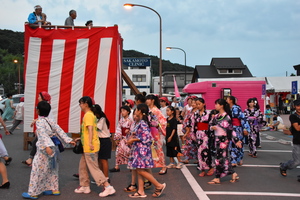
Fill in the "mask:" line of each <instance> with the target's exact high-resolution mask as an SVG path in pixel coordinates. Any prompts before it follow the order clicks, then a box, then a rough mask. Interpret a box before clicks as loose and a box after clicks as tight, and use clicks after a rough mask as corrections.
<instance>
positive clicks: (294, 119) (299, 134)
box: [290, 114, 300, 144]
mask: <svg viewBox="0 0 300 200" xmlns="http://www.w3.org/2000/svg"><path fill="white" fill-rule="evenodd" d="M290 122H291V132H292V134H293V144H300V131H297V130H296V129H295V128H294V126H293V124H294V123H298V124H300V116H299V115H298V116H297V115H296V114H292V115H290Z"/></svg>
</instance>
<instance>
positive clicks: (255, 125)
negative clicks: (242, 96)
mask: <svg viewBox="0 0 300 200" xmlns="http://www.w3.org/2000/svg"><path fill="white" fill-rule="evenodd" d="M247 106H248V108H247V109H245V111H244V114H245V117H246V118H247V121H248V123H249V125H250V133H249V135H248V144H249V154H248V155H249V156H251V157H252V158H257V151H256V147H257V146H259V145H258V143H259V142H258V140H259V130H260V129H261V128H262V126H263V125H264V121H263V114H262V112H261V111H260V109H259V105H258V103H257V101H256V99H255V98H250V99H248V101H247Z"/></svg>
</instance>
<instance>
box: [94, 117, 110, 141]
mask: <svg viewBox="0 0 300 200" xmlns="http://www.w3.org/2000/svg"><path fill="white" fill-rule="evenodd" d="M97 128H98V130H97V131H98V137H99V138H109V137H110V131H109V129H108V128H107V124H106V120H105V118H104V117H102V118H100V119H99V121H98V122H97Z"/></svg>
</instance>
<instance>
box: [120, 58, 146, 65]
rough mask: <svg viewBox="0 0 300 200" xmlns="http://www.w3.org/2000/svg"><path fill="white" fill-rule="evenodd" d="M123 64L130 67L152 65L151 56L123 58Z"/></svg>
mask: <svg viewBox="0 0 300 200" xmlns="http://www.w3.org/2000/svg"><path fill="white" fill-rule="evenodd" d="M123 64H124V65H126V66H128V67H147V66H149V67H150V66H151V58H123Z"/></svg>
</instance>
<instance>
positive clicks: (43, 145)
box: [0, 91, 300, 199]
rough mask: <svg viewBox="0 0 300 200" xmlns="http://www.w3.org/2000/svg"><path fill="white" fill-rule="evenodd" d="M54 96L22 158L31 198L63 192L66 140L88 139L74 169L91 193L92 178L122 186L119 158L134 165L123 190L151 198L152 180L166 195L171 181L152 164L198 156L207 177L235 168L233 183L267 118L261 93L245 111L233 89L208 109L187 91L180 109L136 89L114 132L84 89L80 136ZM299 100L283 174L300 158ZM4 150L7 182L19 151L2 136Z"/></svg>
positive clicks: (109, 191)
mask: <svg viewBox="0 0 300 200" xmlns="http://www.w3.org/2000/svg"><path fill="white" fill-rule="evenodd" d="M21 101H22V102H23V101H24V99H22V100H21ZM8 102H9V99H8ZM50 102H51V96H50V95H49V93H48V92H45V91H42V92H40V93H39V95H38V104H37V107H36V112H37V115H38V118H37V119H34V120H33V122H32V126H35V135H36V139H35V140H34V141H33V143H32V145H33V148H32V152H31V153H30V157H29V159H27V160H25V161H23V164H26V165H28V166H31V167H32V170H31V174H30V181H29V187H28V191H27V192H24V193H23V194H22V196H23V197H24V198H27V199H37V198H38V197H39V195H41V194H43V195H60V190H59V184H58V182H59V176H58V174H59V173H58V169H59V167H58V165H59V161H58V157H59V154H60V152H62V151H64V144H66V143H69V144H71V145H75V144H76V142H77V141H80V143H81V144H82V147H83V153H82V156H81V159H80V161H79V168H78V173H77V174H75V176H76V177H78V178H79V187H78V188H76V189H75V190H74V192H75V193H84V194H88V193H90V192H91V188H90V184H91V183H92V182H94V184H96V185H97V186H103V187H104V190H103V191H102V192H101V193H99V196H100V197H106V196H109V195H113V194H114V193H115V192H116V190H115V189H114V187H113V186H112V185H111V184H110V179H109V172H110V173H115V172H120V165H127V168H128V169H130V173H131V180H129V181H130V184H129V185H128V186H127V187H125V188H124V191H125V192H132V194H130V195H129V197H131V198H145V197H147V195H146V193H145V190H146V189H150V188H151V187H152V185H153V186H154V187H155V191H154V192H153V194H152V196H153V197H159V196H161V195H162V193H163V191H164V189H165V188H166V183H160V182H158V181H157V179H156V178H155V176H154V175H153V173H152V170H151V169H152V168H160V171H159V173H158V174H159V175H165V174H167V172H168V169H171V168H177V169H181V168H182V167H183V166H184V164H187V163H189V162H191V161H192V162H194V163H195V164H197V168H198V170H199V177H204V176H214V177H213V179H212V180H211V181H209V182H208V184H211V185H217V184H221V178H223V177H225V176H227V175H231V179H230V182H231V183H235V182H237V181H238V180H239V178H240V177H239V175H238V174H237V172H236V171H235V167H236V166H237V165H243V157H244V148H243V147H244V144H248V146H249V153H248V155H249V156H251V157H252V158H257V157H258V154H257V150H256V148H257V147H258V146H259V145H260V137H259V131H260V130H261V128H262V127H263V126H265V125H266V123H267V122H266V121H264V118H263V114H262V112H261V111H260V107H259V105H258V102H257V99H256V98H250V99H249V100H248V101H247V108H246V109H245V110H244V111H242V109H241V107H240V106H239V105H237V104H236V102H237V100H236V98H235V97H234V96H229V97H227V98H226V100H225V99H217V100H216V101H215V109H214V110H211V111H209V110H207V109H206V104H205V100H204V99H203V98H198V97H196V96H188V97H187V98H186V105H185V106H184V108H183V109H178V105H176V104H175V105H174V106H175V107H174V106H172V105H170V104H171V103H170V102H169V100H168V98H166V97H160V98H159V97H158V96H156V95H152V94H151V95H147V96H144V95H142V94H137V95H136V97H135V100H134V101H133V100H130V99H128V100H126V101H125V102H124V104H123V105H122V107H121V108H120V115H121V116H120V120H119V122H118V125H117V127H116V130H115V134H114V135H113V136H111V132H113V131H110V129H109V128H110V122H109V119H108V118H107V117H106V115H105V113H104V112H103V111H102V108H101V107H100V106H99V105H98V104H95V102H94V100H93V99H92V98H91V97H88V96H84V97H82V98H80V99H79V106H80V108H81V111H82V112H83V113H84V116H83V119H82V124H81V132H80V138H77V139H75V140H73V139H72V138H70V137H69V136H68V135H67V134H66V133H65V132H64V131H63V130H62V129H61V128H60V126H59V125H58V124H57V123H56V122H55V120H54V119H53V117H52V114H51V105H50ZM8 105H9V104H8ZM294 105H295V109H296V113H295V114H292V115H291V116H290V121H291V125H292V128H291V133H292V134H293V135H294V139H293V143H294V151H293V160H290V161H288V162H286V163H282V164H281V165H280V173H281V175H282V176H286V175H287V174H286V171H287V169H292V168H295V167H296V166H297V165H299V164H300V160H299V144H300V141H299V137H298V136H299V132H300V131H299V130H300V129H299V126H300V125H299V124H300V121H299V119H300V117H299V116H300V100H296V101H295V102H294ZM23 106H24V104H23V103H22V104H21V105H20V106H19V107H21V109H20V108H18V107H17V108H16V111H15V112H13V113H14V114H16V113H18V111H17V110H21V111H22V107H23ZM5 119H6V118H5ZM266 119H267V118H266ZM20 120H23V119H22V118H18V120H16V121H17V122H15V123H16V124H19V123H20V122H19V121H20ZM0 123H1V124H2V126H3V127H4V130H5V133H6V134H7V135H9V134H11V133H10V131H9V130H8V129H7V128H6V126H5V121H4V120H3V119H2V118H1V117H0ZM179 127H181V128H179ZM111 138H112V140H113V141H114V142H115V143H116V156H115V166H114V167H113V168H111V169H109V166H108V159H110V158H111V152H112V140H111ZM164 146H166V151H164ZM0 156H1V158H3V159H4V161H5V163H2V162H0V173H1V176H2V185H0V189H8V188H9V187H10V182H9V179H8V176H7V172H6V166H7V165H9V164H10V162H11V161H12V158H11V157H9V156H8V153H7V150H6V148H5V146H4V144H3V142H2V140H1V139H0ZM166 157H168V160H169V164H167V162H168V161H167V160H166ZM95 158H96V159H95ZM89 174H90V175H91V177H92V178H93V180H92V181H91V180H90V175H89Z"/></svg>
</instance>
